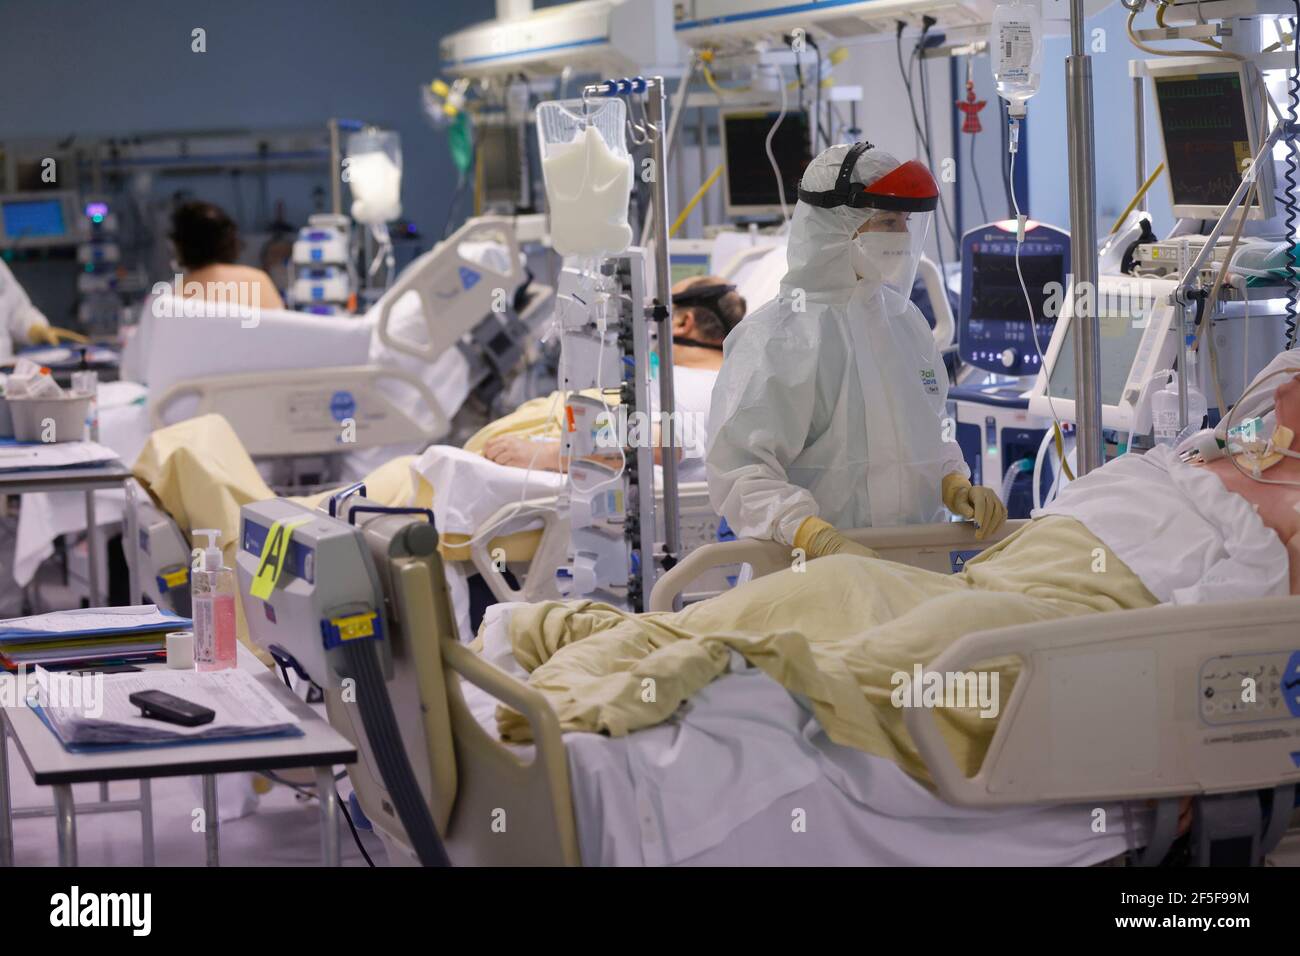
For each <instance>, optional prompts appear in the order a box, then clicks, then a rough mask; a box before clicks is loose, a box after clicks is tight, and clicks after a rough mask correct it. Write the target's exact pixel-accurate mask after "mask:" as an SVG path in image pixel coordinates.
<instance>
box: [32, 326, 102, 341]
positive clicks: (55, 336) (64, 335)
mask: <svg viewBox="0 0 1300 956" xmlns="http://www.w3.org/2000/svg"><path fill="white" fill-rule="evenodd" d="M60 339H66V340H68V341H69V342H75V343H77V344H78V345H85V344H86V342H87V341H89V340H88V339H87V338H86V337H85V336H84V335H82V334H81V333H79V332H73V331H72V330H71V329H61V328H59V327H58V326H56V325H33V326H32V327H31V328H30V329H28V330H27V341H29V342H31V344H32V345H58V344H59V340H60Z"/></svg>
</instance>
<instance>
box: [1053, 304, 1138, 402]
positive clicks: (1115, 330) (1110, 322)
mask: <svg viewBox="0 0 1300 956" xmlns="http://www.w3.org/2000/svg"><path fill="white" fill-rule="evenodd" d="M1100 311H1101V320H1100V325H1101V337H1100V339H1099V342H1100V345H1101V403H1102V404H1103V405H1110V406H1112V407H1116V406H1118V405H1119V401H1120V399H1121V398H1122V397H1123V396H1124V383H1125V382H1127V381H1128V376H1129V371H1130V370H1131V369H1132V367H1133V362H1134V361H1135V360H1136V359H1137V353H1138V348H1139V346H1141V344H1142V334H1143V332H1145V331H1146V323H1145V322H1142V321H1140V320H1134V318H1133V315H1132V314H1131V313H1129V312H1128V311H1127V310H1125V313H1124V314H1123V315H1119V314H1115V313H1108V312H1107V311H1106V310H1105V309H1104V308H1103V309H1101V310H1100ZM1062 325H1063V327H1062ZM1057 328H1058V329H1060V330H1061V332H1062V334H1064V336H1065V338H1064V339H1063V340H1062V342H1061V349H1060V351H1059V352H1057V353H1056V363H1055V364H1054V365H1053V366H1052V376H1051V385H1052V397H1053V398H1060V399H1066V400H1068V401H1073V400H1074V399H1075V398H1077V397H1078V392H1077V389H1076V388H1075V384H1076V383H1075V379H1074V324H1073V322H1066V323H1063V324H1058V326H1057Z"/></svg>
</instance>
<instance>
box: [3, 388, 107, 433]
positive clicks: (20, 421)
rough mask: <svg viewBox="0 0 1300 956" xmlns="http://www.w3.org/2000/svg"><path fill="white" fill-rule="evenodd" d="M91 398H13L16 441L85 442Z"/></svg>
mask: <svg viewBox="0 0 1300 956" xmlns="http://www.w3.org/2000/svg"><path fill="white" fill-rule="evenodd" d="M90 400H91V396H89V395H60V396H56V397H54V398H11V399H9V400H8V403H9V413H10V414H11V415H12V416H13V424H14V438H16V439H18V440H19V441H39V442H61V441H83V440H84V439H85V437H86V417H87V416H88V414H89V413H90Z"/></svg>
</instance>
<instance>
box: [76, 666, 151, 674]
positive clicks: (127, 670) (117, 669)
mask: <svg viewBox="0 0 1300 956" xmlns="http://www.w3.org/2000/svg"><path fill="white" fill-rule="evenodd" d="M140 670H141V668H139V667H136V666H135V665H134V664H109V665H107V666H105V667H85V668H82V669H81V670H79V671H73V672H72V673H73V674H74V675H75V676H77V677H87V676H90V675H91V674H138V673H140Z"/></svg>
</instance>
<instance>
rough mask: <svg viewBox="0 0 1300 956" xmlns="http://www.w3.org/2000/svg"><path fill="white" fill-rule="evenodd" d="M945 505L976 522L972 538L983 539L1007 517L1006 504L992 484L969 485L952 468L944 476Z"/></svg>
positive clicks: (963, 477)
mask: <svg viewBox="0 0 1300 956" xmlns="http://www.w3.org/2000/svg"><path fill="white" fill-rule="evenodd" d="M942 495H943V504H944V507H945V508H947V509H948V510H949V511H951V512H952V513H953V514H955V515H957V517H959V518H965V519H967V520H968V521H974V522H975V529H976V530H975V540H976V541H983V540H984V539H985V538H986V537H988V536H989V535H991V534H992V533H993V532H995V531H997V530H998V528H1000V527H1002V522H1004V521H1006V520H1007V506H1006V505H1004V504H1003V503H1002V501H1001V500H1000V499H999V498H998V494H997V492H996V491H994V490H993V489H992V488H986V487H984V486H983V485H972V484H971V483H970V479H968V478H966V476H964V475H962V474H959V473H958V472H955V471H954V472H953V473H952V474H950V475H946V476H945V477H944V479H943V487H942Z"/></svg>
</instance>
